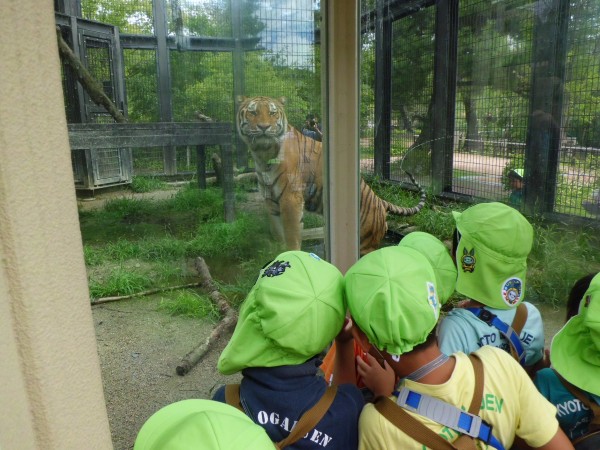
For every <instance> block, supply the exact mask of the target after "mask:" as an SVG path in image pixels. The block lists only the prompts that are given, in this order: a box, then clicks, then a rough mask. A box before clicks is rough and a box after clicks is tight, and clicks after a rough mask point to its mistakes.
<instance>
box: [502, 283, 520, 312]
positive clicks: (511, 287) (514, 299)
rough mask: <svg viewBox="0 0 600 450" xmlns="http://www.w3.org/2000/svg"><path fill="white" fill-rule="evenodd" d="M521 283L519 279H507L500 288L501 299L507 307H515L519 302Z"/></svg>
mask: <svg viewBox="0 0 600 450" xmlns="http://www.w3.org/2000/svg"><path fill="white" fill-rule="evenodd" d="M522 292H523V282H522V281H521V279H520V278H509V279H508V280H506V281H505V282H504V286H503V287H502V298H503V299H504V303H506V304H507V305H508V306H511V307H512V306H515V305H516V304H517V303H519V301H520V300H521V295H522Z"/></svg>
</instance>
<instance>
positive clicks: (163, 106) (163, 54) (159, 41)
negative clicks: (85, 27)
mask: <svg viewBox="0 0 600 450" xmlns="http://www.w3.org/2000/svg"><path fill="white" fill-rule="evenodd" d="M152 11H153V17H154V35H155V37H156V64H157V69H158V105H159V116H160V121H161V122H171V121H172V120H173V108H172V105H171V70H170V64H169V48H168V46H167V14H166V8H165V0H153V1H152ZM176 158H177V155H176V152H175V148H174V147H164V148H163V164H164V172H165V174H166V175H175V174H176V173H177V160H176Z"/></svg>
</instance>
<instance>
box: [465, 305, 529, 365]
mask: <svg viewBox="0 0 600 450" xmlns="http://www.w3.org/2000/svg"><path fill="white" fill-rule="evenodd" d="M524 308H527V307H526V306H524ZM465 309H466V310H467V311H470V312H471V313H473V314H474V315H475V317H477V318H478V319H479V320H481V321H482V322H485V323H487V324H488V325H489V326H491V327H494V328H496V329H497V330H498V331H499V332H500V333H501V334H502V335H503V336H504V337H505V338H506V339H507V340H508V342H509V343H510V348H511V354H512V355H513V357H514V358H515V359H516V360H517V362H519V364H521V365H522V366H524V365H525V349H524V348H523V342H521V339H520V338H519V333H517V332H516V331H515V329H514V328H512V327H511V326H510V325H508V324H507V323H506V322H504V321H503V320H500V319H499V318H498V316H497V315H496V314H494V313H493V312H491V311H489V310H487V309H485V308H465ZM522 311H523V308H521V313H519V316H520V317H519V322H520V321H521V320H522V318H521V316H522V315H523V312H522ZM517 312H518V307H517ZM526 313H527V310H526V309H525V314H526ZM515 318H516V314H515ZM525 320H527V317H525ZM517 325H519V323H517Z"/></svg>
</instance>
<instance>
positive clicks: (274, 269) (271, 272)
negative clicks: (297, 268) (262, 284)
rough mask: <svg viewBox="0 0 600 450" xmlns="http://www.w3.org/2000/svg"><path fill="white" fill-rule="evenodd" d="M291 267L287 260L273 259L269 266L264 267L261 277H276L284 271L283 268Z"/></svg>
mask: <svg viewBox="0 0 600 450" xmlns="http://www.w3.org/2000/svg"><path fill="white" fill-rule="evenodd" d="M288 267H292V266H291V265H290V263H289V262H288V261H274V262H273V264H271V265H270V266H269V267H267V268H266V269H265V271H264V272H263V274H262V275H261V278H263V277H269V278H270V277H277V276H279V275H282V274H283V272H285V269H287V268H288Z"/></svg>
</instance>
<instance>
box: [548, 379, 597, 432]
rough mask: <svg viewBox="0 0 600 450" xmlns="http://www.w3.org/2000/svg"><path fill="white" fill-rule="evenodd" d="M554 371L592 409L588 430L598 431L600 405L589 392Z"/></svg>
mask: <svg viewBox="0 0 600 450" xmlns="http://www.w3.org/2000/svg"><path fill="white" fill-rule="evenodd" d="M552 370H554V369H552ZM554 373H555V374H556V376H557V377H558V379H559V380H560V382H561V383H562V384H563V385H564V386H565V387H566V388H567V390H568V391H569V392H570V393H571V394H572V395H573V396H574V397H575V398H576V399H578V400H579V401H580V402H581V403H583V404H584V405H585V406H586V407H587V408H588V409H589V410H590V411H592V420H591V421H590V425H589V428H588V432H593V431H598V430H600V405H598V403H596V402H595V401H593V400H592V399H590V398H589V396H588V395H587V393H586V392H585V391H583V390H582V389H579V388H578V387H577V386H575V385H574V384H572V383H570V382H569V381H567V380H565V379H564V378H563V376H562V375H561V374H560V373H558V372H557V371H556V370H554Z"/></svg>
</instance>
